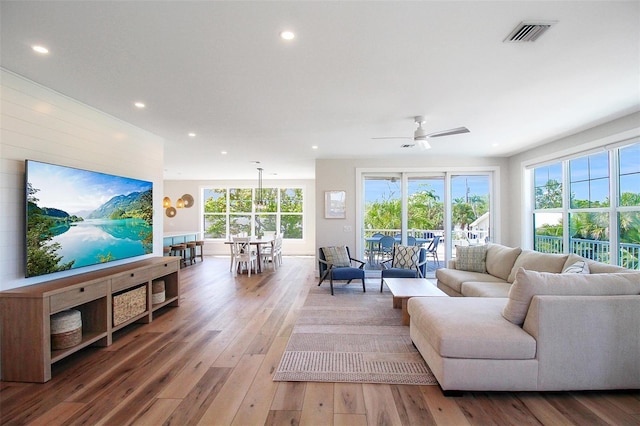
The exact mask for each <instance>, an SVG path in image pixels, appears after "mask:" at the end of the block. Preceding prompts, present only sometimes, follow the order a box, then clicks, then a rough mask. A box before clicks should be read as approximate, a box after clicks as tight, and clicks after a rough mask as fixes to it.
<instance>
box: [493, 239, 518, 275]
mask: <svg viewBox="0 0 640 426" xmlns="http://www.w3.org/2000/svg"><path fill="white" fill-rule="evenodd" d="M521 252H522V249H521V248H520V247H506V246H503V245H500V244H488V245H487V261H486V265H487V272H488V273H489V274H491V275H493V276H494V277H498V278H501V279H502V280H504V281H507V278H509V273H510V272H511V269H512V268H513V264H514V263H515V261H516V259H517V258H518V256H519V255H520V253H521Z"/></svg>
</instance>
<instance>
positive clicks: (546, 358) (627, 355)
mask: <svg viewBox="0 0 640 426" xmlns="http://www.w3.org/2000/svg"><path fill="white" fill-rule="evenodd" d="M523 328H524V330H525V331H526V332H528V333H529V334H531V335H532V336H533V337H534V338H535V339H536V348H537V353H536V358H537V359H538V363H539V364H538V388H539V389H541V390H569V389H573V390H581V389H637V388H639V387H640V363H639V362H638V354H639V353H640V296H638V295H633V296H534V297H533V299H532V301H531V305H530V306H529V311H528V313H527V317H526V318H525V322H524V325H523Z"/></svg>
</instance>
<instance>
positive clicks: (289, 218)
mask: <svg viewBox="0 0 640 426" xmlns="http://www.w3.org/2000/svg"><path fill="white" fill-rule="evenodd" d="M280 228H281V230H282V237H283V238H286V239H302V215H297V214H295V215H294V214H291V215H288V214H287V215H282V216H280Z"/></svg>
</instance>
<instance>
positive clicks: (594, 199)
mask: <svg viewBox="0 0 640 426" xmlns="http://www.w3.org/2000/svg"><path fill="white" fill-rule="evenodd" d="M589 193H590V195H589V201H590V202H589V207H607V206H609V179H608V178H607V179H596V180H592V181H591V184H590V188H589Z"/></svg>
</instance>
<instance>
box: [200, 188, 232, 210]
mask: <svg viewBox="0 0 640 426" xmlns="http://www.w3.org/2000/svg"><path fill="white" fill-rule="evenodd" d="M204 211H205V213H226V211H227V190H226V189H205V190H204Z"/></svg>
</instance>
